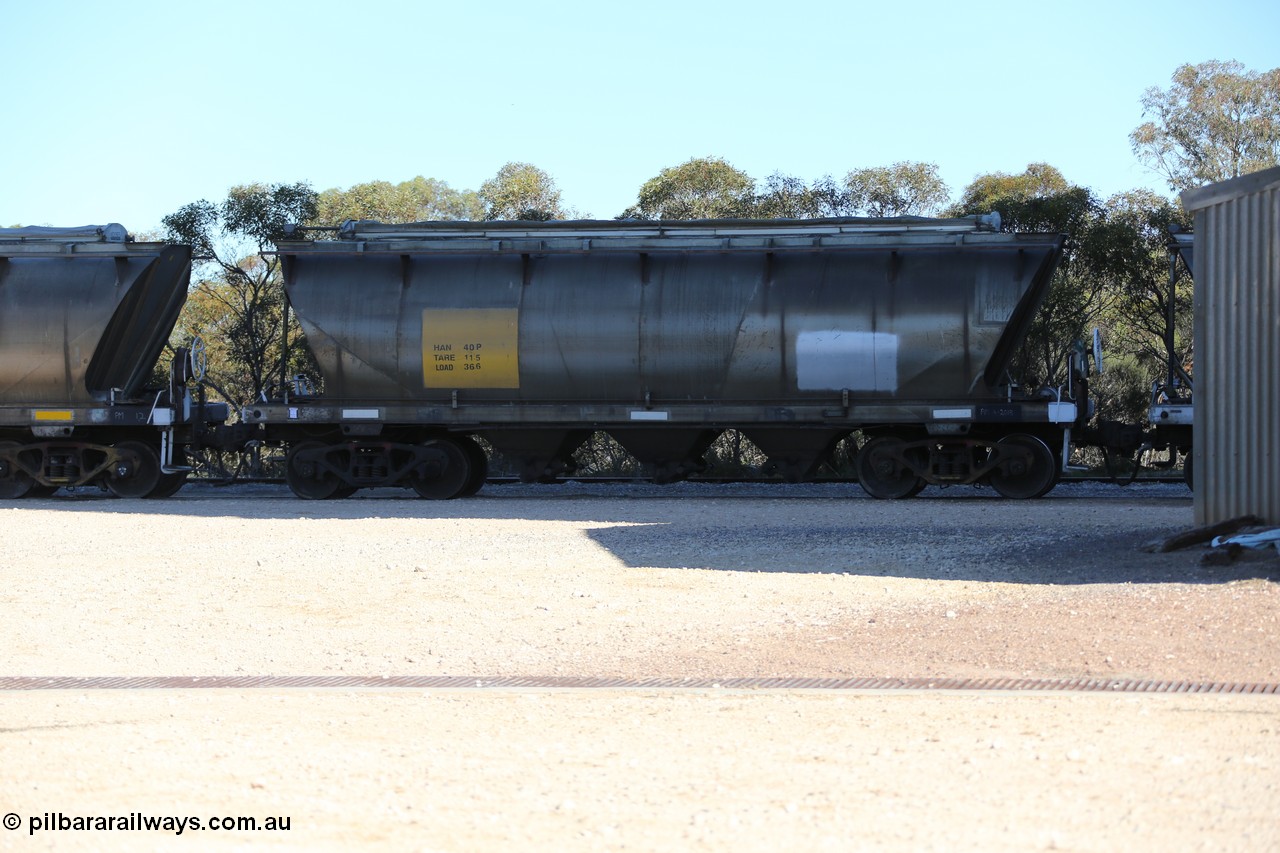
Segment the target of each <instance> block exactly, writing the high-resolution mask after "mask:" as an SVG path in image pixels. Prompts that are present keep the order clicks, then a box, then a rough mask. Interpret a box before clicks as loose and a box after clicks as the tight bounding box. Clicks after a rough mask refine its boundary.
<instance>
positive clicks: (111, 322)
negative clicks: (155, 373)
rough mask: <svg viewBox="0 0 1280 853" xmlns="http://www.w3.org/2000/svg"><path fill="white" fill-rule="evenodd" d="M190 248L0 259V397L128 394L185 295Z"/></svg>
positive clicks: (10, 400) (134, 247)
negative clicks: (113, 390)
mask: <svg viewBox="0 0 1280 853" xmlns="http://www.w3.org/2000/svg"><path fill="white" fill-rule="evenodd" d="M190 275H191V248H190V247H189V246H179V245H168V244H145V243H144V244H137V243H134V244H127V245H122V246H121V247H120V251H119V252H114V253H111V254H107V253H103V252H94V253H92V254H85V255H76V254H70V255H67V254H64V255H62V256H47V257H31V256H28V257H20V256H15V257H9V258H5V259H3V260H0V404H3V405H75V404H93V403H95V402H102V401H105V400H107V399H108V398H109V397H110V396H111V393H112V389H115V390H116V397H117V399H122V398H130V397H134V396H136V395H137V394H138V393H139V391H140V390H141V389H142V387H143V385H144V384H145V383H146V382H147V380H148V379H149V378H150V376H151V372H152V370H153V368H154V366H155V364H156V361H157V360H158V359H159V357H160V353H161V351H162V350H163V348H164V345H165V342H166V341H167V340H168V338H169V334H170V333H171V332H172V331H173V326H174V324H175V323H176V322H177V319H178V313H179V312H180V311H181V310H182V305H183V303H184V302H185V301H186V296H187V286H188V283H189V281H190Z"/></svg>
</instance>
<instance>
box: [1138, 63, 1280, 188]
mask: <svg viewBox="0 0 1280 853" xmlns="http://www.w3.org/2000/svg"><path fill="white" fill-rule="evenodd" d="M1142 110H1143V115H1144V116H1149V117H1151V120H1150V121H1147V122H1145V123H1143V124H1142V125H1140V126H1139V127H1138V128H1137V129H1135V130H1134V131H1133V133H1131V134H1130V135H1129V142H1130V143H1131V145H1132V146H1133V152H1134V154H1136V155H1137V156H1138V159H1139V160H1141V161H1142V162H1143V163H1144V164H1146V165H1147V166H1148V167H1150V168H1152V169H1154V170H1155V171H1157V172H1159V173H1160V174H1161V175H1163V176H1164V177H1165V179H1166V180H1167V181H1168V182H1169V188H1170V189H1172V190H1174V191H1175V192H1178V191H1181V190H1185V189H1189V188H1191V187H1196V186H1200V185H1202V184H1208V183H1214V182H1216V181H1223V180H1227V179H1228V178H1236V177H1239V176H1240V175H1244V174H1248V173H1249V172H1256V171H1258V170H1260V169H1265V168H1268V167H1271V166H1275V165H1277V164H1280V68H1273V69H1271V70H1270V71H1263V72H1256V71H1249V70H1246V69H1245V67H1244V66H1243V65H1242V64H1240V63H1239V62H1236V61H1234V60H1230V61H1226V62H1220V61H1217V60H1212V61H1209V62H1202V63H1200V64H1198V65H1181V66H1179V67H1178V70H1176V71H1174V72H1173V78H1172V82H1171V85H1170V87H1169V88H1168V89H1160V88H1158V87H1152V88H1150V89H1147V91H1146V92H1144V93H1143V95H1142Z"/></svg>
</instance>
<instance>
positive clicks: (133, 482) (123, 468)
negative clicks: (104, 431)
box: [107, 441, 163, 498]
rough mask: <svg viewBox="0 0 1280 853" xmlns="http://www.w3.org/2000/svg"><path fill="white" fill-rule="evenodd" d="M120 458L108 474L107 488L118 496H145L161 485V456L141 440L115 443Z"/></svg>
mask: <svg viewBox="0 0 1280 853" xmlns="http://www.w3.org/2000/svg"><path fill="white" fill-rule="evenodd" d="M115 449H116V452H117V453H119V454H120V457H121V458H120V459H119V460H118V461H117V462H116V463H115V464H114V465H112V466H111V469H110V472H109V473H108V475H107V490H108V491H110V492H111V494H113V495H115V496H116V497H118V498H145V497H147V496H148V495H150V494H151V493H152V492H153V491H155V489H156V488H158V487H159V485H160V478H161V476H163V475H162V474H161V471H160V456H159V455H158V454H157V453H156V451H155V448H153V447H152V446H151V445H149V444H143V443H142V442H141V441H122V442H120V443H118V444H116V445H115Z"/></svg>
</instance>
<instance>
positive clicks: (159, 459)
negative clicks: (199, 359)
mask: <svg viewBox="0 0 1280 853" xmlns="http://www.w3.org/2000/svg"><path fill="white" fill-rule="evenodd" d="M190 274H191V247H190V246H183V245H170V244H163V243H137V242H131V241H130V239H129V237H128V235H127V233H126V231H125V229H124V228H123V227H122V226H120V225H116V224H113V225H108V226H101V227H98V226H90V227H86V228H70V229H69V228H10V229H0V497H6V498H14V497H23V496H25V495H39V494H49V493H52V491H53V490H55V489H56V488H58V487H59V486H84V485H90V484H96V485H103V486H105V487H107V488H108V489H110V490H111V491H112V492H114V493H116V494H118V495H121V496H125V497H158V496H163V495H166V494H171V493H172V492H173V491H176V490H177V488H179V487H180V486H181V485H182V482H183V480H184V479H185V477H186V469H185V467H184V466H182V465H181V464H179V463H180V462H181V461H182V456H181V448H182V447H183V446H184V445H185V444H186V443H187V442H188V441H189V440H190V437H191V434H192V431H193V428H194V426H193V425H194V424H195V423H196V422H197V421H200V420H201V419H202V418H203V419H204V420H205V421H207V422H215V421H219V420H225V418H226V407H225V406H220V407H218V406H211V407H208V408H204V409H203V410H202V411H197V409H201V407H199V406H197V405H195V404H194V401H193V399H192V397H191V395H190V394H189V393H188V392H187V391H186V389H185V388H181V387H180V386H181V385H182V384H183V383H182V382H178V383H174V382H173V381H171V382H170V383H169V386H168V387H164V388H155V387H151V386H152V385H153V384H154V383H152V382H151V378H152V372H153V370H154V368H155V365H156V362H157V361H158V360H159V357H160V354H161V351H162V350H163V348H164V345H165V342H166V341H167V340H168V337H169V334H170V332H171V331H172V330H173V327H174V324H175V323H176V321H177V318H178V312H179V311H180V310H181V308H182V305H183V302H184V301H185V300H186V296H187V286H188V282H189V280H190ZM180 370H181V371H189V366H188V365H187V364H183V365H180ZM184 378H185V377H184Z"/></svg>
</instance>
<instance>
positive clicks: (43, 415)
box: [32, 409, 71, 423]
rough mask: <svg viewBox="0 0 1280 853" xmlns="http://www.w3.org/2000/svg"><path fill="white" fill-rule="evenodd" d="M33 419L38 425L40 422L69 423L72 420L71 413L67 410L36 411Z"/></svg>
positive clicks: (33, 413)
mask: <svg viewBox="0 0 1280 853" xmlns="http://www.w3.org/2000/svg"><path fill="white" fill-rule="evenodd" d="M32 417H33V419H34V420H35V421H36V422H37V423H38V422H40V421H69V420H71V412H68V411H66V410H65V409H36V410H35V411H34V412H32Z"/></svg>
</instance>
